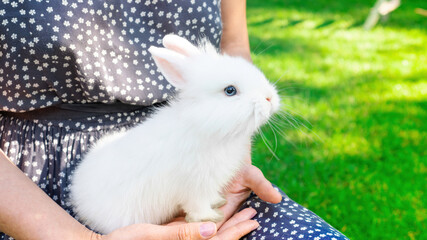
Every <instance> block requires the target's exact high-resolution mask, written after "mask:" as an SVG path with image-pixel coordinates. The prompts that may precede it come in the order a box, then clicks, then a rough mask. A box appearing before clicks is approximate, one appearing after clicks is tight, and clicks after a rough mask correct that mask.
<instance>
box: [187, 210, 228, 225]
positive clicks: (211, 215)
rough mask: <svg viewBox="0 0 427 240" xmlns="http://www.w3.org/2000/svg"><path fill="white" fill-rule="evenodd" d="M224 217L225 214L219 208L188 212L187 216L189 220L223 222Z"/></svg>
mask: <svg viewBox="0 0 427 240" xmlns="http://www.w3.org/2000/svg"><path fill="white" fill-rule="evenodd" d="M223 219H224V214H223V213H222V211H221V210H219V209H218V208H216V209H209V210H208V211H205V212H203V213H187V216H185V220H186V221H187V222H221V221H222V220H223Z"/></svg>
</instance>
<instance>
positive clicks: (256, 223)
mask: <svg viewBox="0 0 427 240" xmlns="http://www.w3.org/2000/svg"><path fill="white" fill-rule="evenodd" d="M253 221H254V224H253V226H252V230H255V229H257V228H258V227H259V222H257V221H255V220H253Z"/></svg>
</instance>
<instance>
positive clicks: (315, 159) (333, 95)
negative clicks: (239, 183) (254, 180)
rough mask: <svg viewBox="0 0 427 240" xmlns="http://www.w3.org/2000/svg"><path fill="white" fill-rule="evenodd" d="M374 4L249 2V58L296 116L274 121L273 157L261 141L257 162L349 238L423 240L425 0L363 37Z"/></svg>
mask: <svg viewBox="0 0 427 240" xmlns="http://www.w3.org/2000/svg"><path fill="white" fill-rule="evenodd" d="M373 3H374V1H366V0H365V1H351V2H349V1H326V0H317V1H302V0H285V1H279V0H270V1H260V0H258V1H256V0H254V1H248V4H249V6H248V25H249V34H250V40H251V49H252V52H253V60H254V62H255V63H256V65H258V66H259V67H260V68H261V69H262V70H263V71H264V72H265V74H266V75H267V77H268V78H269V79H270V80H271V81H272V82H275V81H277V80H279V81H278V82H277V87H278V89H279V91H280V93H281V95H282V96H283V100H282V105H283V110H285V111H286V112H288V113H289V114H291V115H292V116H293V117H294V118H295V119H296V122H295V121H294V122H293V121H290V122H288V123H287V122H285V120H284V119H282V123H281V124H278V125H280V126H281V127H282V130H283V134H282V135H281V136H279V138H278V139H277V144H278V150H277V151H276V155H277V157H278V158H279V159H280V160H277V159H275V158H274V157H272V154H271V153H270V152H269V150H268V149H267V148H266V147H265V144H264V143H263V142H262V140H261V139H260V138H259V139H257V141H256V142H255V147H254V154H253V159H254V163H255V165H257V166H259V167H260V168H261V169H262V170H263V171H264V173H265V174H266V176H267V177H268V178H269V179H270V180H272V181H273V182H274V183H275V184H277V185H279V186H280V187H281V188H282V189H284V190H285V191H286V192H287V193H288V195H289V196H290V197H291V198H293V199H294V200H296V201H297V202H299V203H300V204H302V205H304V206H307V207H309V208H310V209H311V210H313V211H314V212H316V213H317V214H318V215H320V216H321V217H323V218H324V219H326V220H327V221H328V222H329V223H331V224H332V225H333V226H335V227H336V228H338V229H339V230H341V231H342V232H343V233H345V234H346V235H347V236H348V237H350V238H352V239H427V234H426V233H425V231H424V230H425V229H426V216H427V213H426V201H425V200H423V199H425V198H426V197H425V189H426V183H425V182H427V171H426V162H427V18H425V17H422V16H420V15H416V14H415V13H413V11H414V9H415V8H424V9H427V2H425V1H410V2H409V1H403V4H402V6H401V7H400V8H399V9H397V10H396V12H395V13H393V14H392V15H391V17H390V19H389V20H388V21H387V22H385V23H380V24H379V25H378V26H377V27H376V28H374V29H373V30H372V31H369V32H367V31H364V30H363V29H362V28H361V24H363V20H364V18H365V17H366V15H367V14H368V13H369V8H370V7H371V6H372V5H373ZM264 133H265V135H266V136H267V138H268V139H269V141H270V142H271V144H273V145H274V135H273V134H272V132H271V129H270V128H268V127H266V128H264Z"/></svg>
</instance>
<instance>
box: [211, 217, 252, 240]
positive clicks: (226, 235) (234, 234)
mask: <svg viewBox="0 0 427 240" xmlns="http://www.w3.org/2000/svg"><path fill="white" fill-rule="evenodd" d="M258 227H259V224H258V222H257V221H255V220H246V221H243V222H240V223H238V224H236V225H234V226H230V227H229V228H227V229H226V230H224V231H223V232H221V233H218V234H217V235H216V236H215V237H213V238H211V239H212V240H238V239H240V238H242V237H243V236H245V235H246V234H248V233H250V232H251V231H253V230H255V229H256V228H258Z"/></svg>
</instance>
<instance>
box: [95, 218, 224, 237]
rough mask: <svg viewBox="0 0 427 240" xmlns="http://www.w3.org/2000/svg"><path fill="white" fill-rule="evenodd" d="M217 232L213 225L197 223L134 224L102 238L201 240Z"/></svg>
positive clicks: (210, 223)
mask: <svg viewBox="0 0 427 240" xmlns="http://www.w3.org/2000/svg"><path fill="white" fill-rule="evenodd" d="M216 232H217V227H216V225H215V223H212V222H203V223H201V222H198V223H184V224H177V225H171V226H160V225H153V224H134V225H130V226H127V227H123V228H120V229H117V230H115V231H114V232H112V233H110V234H108V235H106V236H103V238H102V239H105V240H203V239H209V238H211V237H212V236H214V235H215V234H216Z"/></svg>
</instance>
